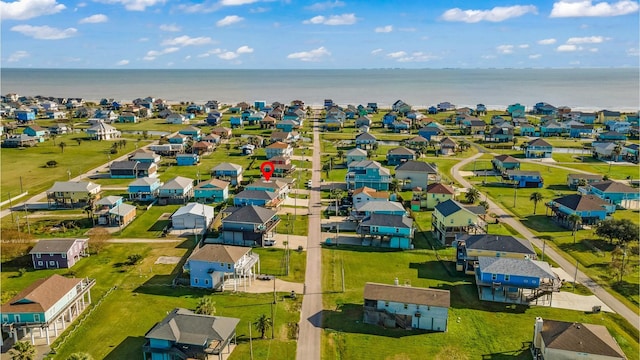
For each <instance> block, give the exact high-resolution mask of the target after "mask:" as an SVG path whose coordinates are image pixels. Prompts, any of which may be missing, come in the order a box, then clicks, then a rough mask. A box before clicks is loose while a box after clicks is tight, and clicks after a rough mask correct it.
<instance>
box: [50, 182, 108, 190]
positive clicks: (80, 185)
mask: <svg viewBox="0 0 640 360" xmlns="http://www.w3.org/2000/svg"><path fill="white" fill-rule="evenodd" d="M96 187H100V185H98V184H94V183H92V182H86V181H56V182H55V183H54V184H53V186H52V187H51V188H50V189H49V192H83V191H93V190H94V189H95V188H96Z"/></svg>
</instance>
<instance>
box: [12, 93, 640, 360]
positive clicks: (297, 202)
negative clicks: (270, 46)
mask: <svg viewBox="0 0 640 360" xmlns="http://www.w3.org/2000/svg"><path fill="white" fill-rule="evenodd" d="M336 100H338V99H336ZM374 100H375V99H374ZM436 100H437V101H431V103H432V104H433V105H432V106H431V105H430V106H428V107H418V106H415V105H410V104H408V103H406V102H405V101H403V100H401V99H398V100H397V101H395V102H392V105H390V107H389V108H385V107H382V106H380V104H381V103H378V102H375V101H372V102H368V103H364V104H340V103H339V101H334V100H333V99H329V98H327V99H325V101H324V106H320V105H318V106H316V105H308V104H305V102H304V101H303V100H299V99H292V100H287V101H284V102H278V101H274V102H272V103H270V102H267V101H264V100H260V99H258V100H251V101H249V99H247V100H245V101H242V102H238V103H234V104H224V103H222V102H219V101H216V100H209V101H207V102H197V103H193V102H189V103H170V102H169V101H166V100H163V99H158V98H154V97H141V98H137V99H131V100H129V101H115V100H113V99H110V98H105V99H102V100H101V101H98V102H96V101H90V100H85V99H80V98H74V99H70V98H54V97H43V96H38V97H31V96H21V95H18V94H7V95H3V96H2V109H3V113H2V125H3V135H2V146H3V149H2V154H3V158H2V160H3V165H4V166H3V167H2V187H3V192H2V194H0V200H2V201H3V203H2V209H1V210H2V231H3V239H2V245H3V255H2V268H3V270H2V284H3V290H2V297H3V301H2V308H1V310H0V318H2V334H3V337H2V339H3V347H2V349H3V354H2V356H3V357H2V358H3V359H4V358H5V353H7V351H9V349H12V348H14V349H15V348H16V345H15V344H18V345H19V346H33V347H34V348H35V349H36V351H37V353H38V356H39V357H38V358H39V359H57V358H64V359H66V358H67V357H69V356H70V355H71V354H73V353H77V352H86V353H88V354H90V355H91V356H92V357H93V358H110V359H116V358H117V359H124V358H126V359H188V358H197V359H231V360H233V359H249V358H253V357H252V356H255V358H278V359H294V358H297V359H301V356H303V355H302V354H306V351H310V350H308V349H311V348H318V352H317V355H316V356H314V357H313V358H317V359H319V358H327V359H333V358H344V359H349V358H362V356H364V358H372V359H374V358H375V359H377V358H380V359H383V358H384V359H386V358H403V359H404V358H407V359H409V358H411V359H414V358H415V359H423V358H439V359H453V358H461V359H471V358H497V357H499V356H498V355H499V354H502V355H504V354H508V356H511V357H514V358H518V359H536V360H537V359H571V358H577V357H578V356H584V357H585V358H594V359H595V358H603V359H604V358H607V359H608V358H612V359H613V358H615V359H638V353H639V349H640V345H639V343H638V327H640V324H639V318H638V303H637V299H638V291H637V288H638V284H639V283H640V282H639V281H638V271H640V270H639V267H638V266H637V263H638V260H639V259H640V258H639V254H638V245H639V239H638V224H639V223H640V221H639V220H638V211H639V210H640V190H639V188H638V185H639V181H638V179H639V178H640V176H639V174H638V168H637V159H638V157H637V146H638V144H639V141H640V140H639V139H638V137H637V132H635V133H634V132H633V130H634V129H636V128H637V127H638V125H639V124H638V116H637V113H623V112H613V111H609V110H601V111H595V112H593V113H587V112H582V111H572V110H571V109H570V108H568V107H565V106H559V107H555V106H552V105H550V104H549V103H546V102H540V103H537V104H531V106H527V105H524V104H520V103H517V102H515V103H514V104H512V105H509V106H507V107H504V108H500V109H492V108H489V109H488V108H487V106H485V105H483V104H481V103H480V104H478V105H477V106H475V105H474V106H456V105H453V104H451V103H450V102H447V101H440V100H439V99H436ZM45 104H46V105H45ZM52 104H56V107H57V108H58V109H63V110H60V112H61V113H60V114H57V115H53V117H50V114H48V113H47V112H46V111H44V110H43V109H45V108H52V107H53V105H52ZM143 109H144V110H143ZM80 110H82V111H80ZM634 134H635V135H634ZM18 158H24V159H25V160H24V163H21V162H19V159H18ZM32 163H33V164H34V165H31V164H32ZM265 163H266V164H268V167H267V168H268V171H265V169H264V167H263V166H262V165H263V164H265ZM532 330H533V331H532ZM365 335H366V337H368V338H369V340H367V343H368V342H371V343H372V344H371V345H363V340H362V336H365ZM489 337H493V338H495V341H496V343H495V344H494V345H492V346H488V345H485V344H484V343H485V342H488V340H485V339H489ZM102 339H105V340H104V341H103V340H102ZM470 339H473V340H470ZM596 343H597V344H600V345H595V344H596ZM404 348H406V349H410V350H406V351H405V350H401V349H404ZM398 349H400V350H398ZM15 351H17V350H15ZM270 351H273V352H274V353H273V354H274V355H265V354H269V352H270ZM369 351H371V352H369ZM358 352H361V353H358ZM378 352H379V353H380V354H384V355H378ZM394 352H397V354H396V355H397V357H394V355H393V353H394ZM258 354H259V355H258ZM296 354H298V355H296ZM400 354H401V355H400ZM418 354H419V355H418ZM577 354H579V355H577ZM7 356H8V355H7ZM269 356H271V357H269ZM274 356H275V357H274ZM505 356H506V355H505ZM7 358H9V357H7ZM304 359H305V360H306V358H304Z"/></svg>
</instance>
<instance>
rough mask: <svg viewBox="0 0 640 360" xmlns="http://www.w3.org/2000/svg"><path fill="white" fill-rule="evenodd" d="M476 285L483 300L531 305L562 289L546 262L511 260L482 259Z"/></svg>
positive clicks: (477, 271)
mask: <svg viewBox="0 0 640 360" xmlns="http://www.w3.org/2000/svg"><path fill="white" fill-rule="evenodd" d="M475 277H476V286H477V287H478V295H479V297H480V300H483V301H495V302H503V303H514V304H522V303H526V304H528V303H530V302H531V301H533V300H536V299H538V298H540V297H543V296H546V297H547V299H548V300H550V298H551V297H552V296H553V292H554V291H559V290H560V285H561V281H560V279H559V278H558V276H557V275H556V274H555V273H554V272H553V270H552V269H551V266H549V264H548V263H546V262H544V261H538V260H531V259H514V258H507V257H487V256H479V257H478V266H477V267H476V274H475Z"/></svg>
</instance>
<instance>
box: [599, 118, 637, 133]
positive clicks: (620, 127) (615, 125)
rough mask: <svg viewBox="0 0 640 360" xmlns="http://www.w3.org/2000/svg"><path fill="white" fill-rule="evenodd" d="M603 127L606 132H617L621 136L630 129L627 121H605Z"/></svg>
mask: <svg viewBox="0 0 640 360" xmlns="http://www.w3.org/2000/svg"><path fill="white" fill-rule="evenodd" d="M604 125H605V126H606V128H607V130H611V131H617V132H619V133H621V134H628V133H629V130H630V129H631V123H630V122H628V121H607V122H606V123H605V124H604Z"/></svg>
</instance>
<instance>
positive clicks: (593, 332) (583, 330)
mask: <svg viewBox="0 0 640 360" xmlns="http://www.w3.org/2000/svg"><path fill="white" fill-rule="evenodd" d="M540 335H541V336H542V339H543V341H544V344H545V347H546V348H548V349H558V350H564V351H571V352H574V353H580V354H581V355H584V354H593V355H601V356H610V357H612V358H626V356H625V354H624V352H623V351H622V349H621V348H620V345H618V343H617V342H616V341H615V339H614V338H613V337H612V336H611V334H609V331H608V330H607V328H606V327H604V326H602V325H595V324H584V323H575V322H574V323H572V322H565V321H556V320H547V319H544V320H543V322H542V331H541V333H540ZM581 357H582V356H581Z"/></svg>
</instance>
